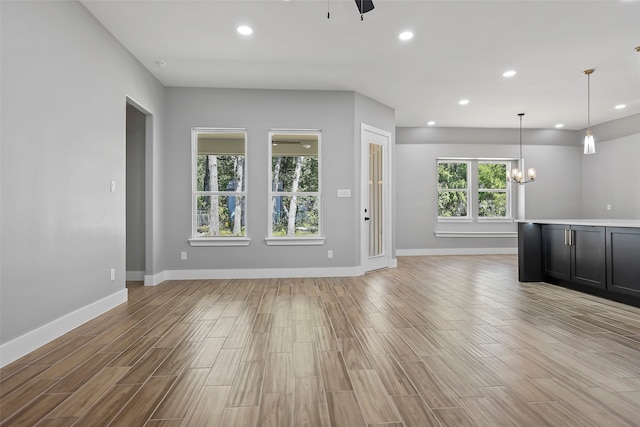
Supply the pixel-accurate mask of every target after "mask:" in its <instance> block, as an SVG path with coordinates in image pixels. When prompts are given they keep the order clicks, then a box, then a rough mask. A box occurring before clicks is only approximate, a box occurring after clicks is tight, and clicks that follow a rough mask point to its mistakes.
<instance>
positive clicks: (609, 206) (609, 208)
mask: <svg viewBox="0 0 640 427" xmlns="http://www.w3.org/2000/svg"><path fill="white" fill-rule="evenodd" d="M607 210H608V211H610V210H611V204H610V203H607Z"/></svg>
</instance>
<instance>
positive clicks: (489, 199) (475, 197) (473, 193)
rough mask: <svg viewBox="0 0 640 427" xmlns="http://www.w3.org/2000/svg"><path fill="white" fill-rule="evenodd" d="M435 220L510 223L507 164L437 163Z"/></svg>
mask: <svg viewBox="0 0 640 427" xmlns="http://www.w3.org/2000/svg"><path fill="white" fill-rule="evenodd" d="M437 164H438V219H439V220H441V221H447V220H461V219H466V220H468V221H471V220H473V219H477V220H479V221H482V220H485V221H490V220H500V219H503V220H509V219H511V212H512V207H511V204H512V203H513V202H512V200H511V199H512V198H511V189H510V187H509V186H508V185H507V170H508V169H509V168H510V167H511V162H510V161H509V160H499V159H438V163H437Z"/></svg>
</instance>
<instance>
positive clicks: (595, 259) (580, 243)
mask: <svg viewBox="0 0 640 427" xmlns="http://www.w3.org/2000/svg"><path fill="white" fill-rule="evenodd" d="M606 272H607V268H606V256H605V228H604V227H595V226H578V225H556V224H544V225H542V273H543V275H544V276H547V277H551V278H555V279H559V280H562V281H566V282H571V283H572V284H576V285H584V286H590V287H594V288H600V289H605V288H606V279H607V275H606Z"/></svg>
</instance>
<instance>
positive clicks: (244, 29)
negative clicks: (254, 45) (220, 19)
mask: <svg viewBox="0 0 640 427" xmlns="http://www.w3.org/2000/svg"><path fill="white" fill-rule="evenodd" d="M237 31H238V33H240V34H242V35H243V36H248V35H251V33H253V30H252V29H251V27H248V26H246V25H240V26H239V27H238V28H237Z"/></svg>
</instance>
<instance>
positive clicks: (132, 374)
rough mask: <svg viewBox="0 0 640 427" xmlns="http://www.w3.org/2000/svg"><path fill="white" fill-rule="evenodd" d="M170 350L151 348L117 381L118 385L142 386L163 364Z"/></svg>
mask: <svg viewBox="0 0 640 427" xmlns="http://www.w3.org/2000/svg"><path fill="white" fill-rule="evenodd" d="M170 352H171V348H167V347H158V348H152V349H151V350H149V351H148V352H147V353H146V354H145V355H144V356H142V357H141V358H140V359H139V360H138V361H137V362H136V364H135V365H133V366H132V367H131V368H130V369H129V372H127V374H126V375H125V376H124V377H122V378H121V379H120V381H118V384H142V383H144V382H145V381H146V380H147V378H149V377H150V376H151V375H152V374H153V373H154V372H155V371H156V369H158V367H159V366H160V365H161V364H162V362H164V360H165V359H166V358H167V356H168V355H169V353H170Z"/></svg>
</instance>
